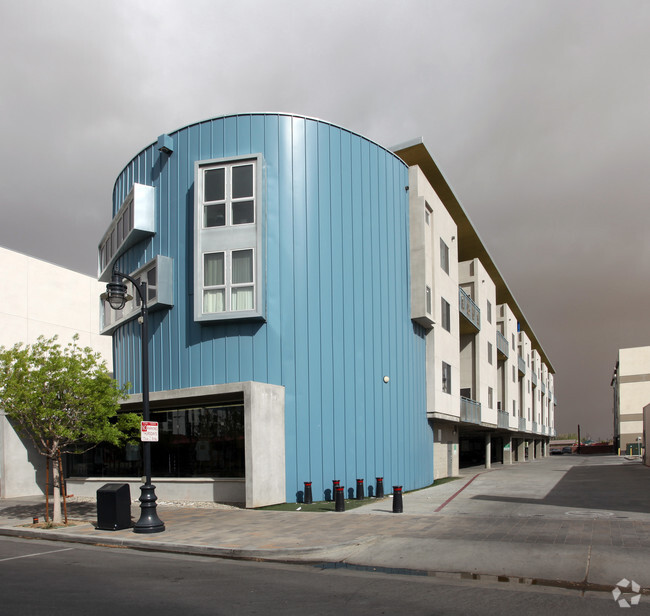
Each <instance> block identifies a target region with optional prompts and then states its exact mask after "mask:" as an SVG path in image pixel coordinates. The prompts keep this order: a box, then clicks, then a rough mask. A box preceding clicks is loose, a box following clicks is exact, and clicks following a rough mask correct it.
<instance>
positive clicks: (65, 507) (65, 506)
mask: <svg viewBox="0 0 650 616" xmlns="http://www.w3.org/2000/svg"><path fill="white" fill-rule="evenodd" d="M59 478H60V480H61V496H63V519H64V522H65V525H66V526H67V525H68V495H67V494H66V493H65V477H64V476H63V461H62V460H61V452H60V451H59Z"/></svg>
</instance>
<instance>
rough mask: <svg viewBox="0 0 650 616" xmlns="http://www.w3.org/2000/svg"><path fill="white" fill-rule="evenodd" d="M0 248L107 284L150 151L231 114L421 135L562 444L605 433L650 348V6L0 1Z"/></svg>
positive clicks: (594, 1)
mask: <svg viewBox="0 0 650 616" xmlns="http://www.w3.org/2000/svg"><path fill="white" fill-rule="evenodd" d="M1 17H2V19H0V52H1V53H2V57H3V61H2V64H1V65H0V79H1V83H2V94H1V98H0V100H1V102H2V114H0V128H1V133H0V134H2V147H1V148H0V177H1V178H2V189H3V191H2V201H1V202H0V206H1V207H2V225H0V245H3V246H5V247H8V248H12V249H15V250H19V251H22V252H25V253H27V254H30V255H33V256H36V257H39V258H43V259H46V260H49V261H52V262H55V263H59V264H61V265H64V266H67V267H70V268H73V269H76V270H79V271H83V272H86V273H91V274H92V273H94V269H95V263H96V256H95V252H96V246H97V243H98V241H99V239H100V237H101V235H102V233H103V231H104V230H105V228H106V226H107V224H108V222H109V220H110V199H111V191H112V185H113V181H114V179H115V177H116V175H117V173H118V172H119V171H120V169H121V168H122V167H123V166H124V165H125V164H126V163H127V162H128V161H129V159H130V158H131V157H132V156H133V155H134V154H135V153H137V152H138V151H139V150H140V149H142V148H143V147H145V146H146V145H148V144H149V143H151V142H152V141H153V140H155V139H156V137H157V136H158V135H159V134H161V133H163V132H169V131H172V130H174V129H176V128H178V127H180V126H182V125H185V124H187V123H189V122H193V121H197V120H201V119H205V118H208V117H212V116H215V115H220V114H223V113H228V112H234V111H290V112H296V113H302V114H306V115H312V116H316V117H322V118H324V119H327V120H330V121H332V122H335V123H338V124H341V125H343V126H346V127H348V128H350V129H352V130H355V131H357V132H360V133H362V134H364V135H366V136H367V137H370V138H371V139H374V140H376V141H378V142H379V143H382V144H384V145H387V146H390V145H393V144H395V143H399V142H403V141H405V140H408V139H410V138H412V137H417V136H422V137H424V140H425V143H426V145H427V147H428V148H429V150H430V152H431V153H432V155H433V157H434V158H435V159H436V161H437V162H438V164H439V166H440V167H441V169H442V171H443V173H444V174H445V176H446V177H447V179H448V180H449V182H450V183H451V185H452V186H453V187H454V189H455V191H456V194H457V196H458V198H459V199H460V201H461V202H462V203H463V205H464V207H465V209H466V210H467V212H468V214H469V216H470V218H471V219H472V220H473V222H474V224H475V226H476V227H477V229H478V231H479V234H480V235H481V237H482V238H483V240H484V242H485V243H486V245H487V246H488V249H489V251H490V253H491V254H492V255H493V257H494V258H495V260H496V262H497V264H498V266H499V268H500V269H501V271H502V273H503V275H504V277H505V278H506V280H507V281H508V284H509V286H510V288H511V289H512V291H513V292H514V294H515V296H516V297H517V299H518V302H519V304H520V306H521V307H522V309H523V310H524V312H525V314H526V315H527V317H528V320H529V321H530V322H531V324H532V326H533V327H534V329H535V332H536V334H537V336H538V338H539V339H540V340H541V341H542V344H543V345H544V348H545V350H546V352H547V353H548V355H549V356H550V358H551V361H552V362H553V365H554V367H555V368H556V370H557V372H558V378H557V394H558V398H559V403H560V406H559V407H558V419H557V428H558V431H566V430H569V429H571V430H572V431H574V430H575V428H574V426H575V424H577V423H578V422H580V423H581V424H582V425H583V431H587V432H591V433H592V435H593V436H607V435H609V434H610V433H611V411H610V407H611V395H610V391H609V386H608V385H609V377H610V375H611V370H612V367H613V364H614V362H615V359H616V351H617V349H618V348H619V347H625V346H637V345H645V344H650V335H649V334H648V327H647V324H646V323H647V319H646V317H645V314H644V308H645V305H647V304H648V291H647V283H646V281H647V280H648V277H649V274H650V271H649V266H648V263H649V262H650V254H649V253H650V248H649V247H648V242H646V241H645V237H644V235H645V231H646V228H647V217H648V216H647V213H646V202H647V199H648V195H649V194H650V180H648V176H649V175H650V174H648V173H647V169H648V167H649V165H648V163H649V162H650V161H649V160H648V159H649V155H648V146H647V144H648V143H650V119H649V117H648V109H649V108H650V106H649V103H650V80H649V79H648V77H647V68H646V63H647V57H648V56H649V53H650V39H649V38H648V36H647V32H648V29H649V26H650V4H648V3H647V2H646V1H645V0H639V1H631V0H619V1H617V2H611V1H609V0H602V1H600V0H583V1H580V0H574V1H573V2H566V1H565V0H550V1H549V0H539V1H521V0H513V1H510V2H499V1H482V0H481V1H479V0H476V1H473V2H469V1H466V2H455V1H454V2H452V1H449V2H440V1H431V0H421V1H405V2H400V3H395V2H388V1H386V2H376V1H375V2H370V1H359V2H342V1H341V2H328V3H322V2H318V3H317V2H299V1H294V2H271V1H269V2H253V1H244V2H235V3H233V2H223V1H219V2H214V1H210V2H207V1H193V2H180V1H178V2H170V1H156V2H154V1H153V0H152V1H148V2H142V1H140V2H112V3H94V2H92V3H91V2H86V1H81V0H79V1H75V2H70V1H57V2H55V3H53V2H49V1H45V0H42V1H32V0H24V1H22V2H20V3H10V2H8V1H7V0H4V1H3V2H2V8H1Z"/></svg>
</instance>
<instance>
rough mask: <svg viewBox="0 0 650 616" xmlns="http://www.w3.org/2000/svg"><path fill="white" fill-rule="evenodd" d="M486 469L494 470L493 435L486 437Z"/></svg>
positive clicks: (488, 434)
mask: <svg viewBox="0 0 650 616" xmlns="http://www.w3.org/2000/svg"><path fill="white" fill-rule="evenodd" d="M485 468H492V435H491V434H490V433H489V432H488V433H487V434H486V435H485Z"/></svg>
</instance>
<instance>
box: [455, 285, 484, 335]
mask: <svg viewBox="0 0 650 616" xmlns="http://www.w3.org/2000/svg"><path fill="white" fill-rule="evenodd" d="M458 310H459V311H460V313H461V314H462V315H463V316H464V317H465V318H466V319H467V320H468V321H469V322H470V323H471V324H472V325H473V326H474V327H476V329H477V330H480V329H481V310H480V309H479V307H478V306H477V305H476V304H475V303H474V300H473V299H472V298H471V297H470V296H469V295H468V294H467V293H465V291H463V289H462V287H458Z"/></svg>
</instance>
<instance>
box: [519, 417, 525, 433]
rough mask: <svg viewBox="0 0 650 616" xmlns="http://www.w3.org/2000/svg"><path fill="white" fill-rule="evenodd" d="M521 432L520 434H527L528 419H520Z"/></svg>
mask: <svg viewBox="0 0 650 616" xmlns="http://www.w3.org/2000/svg"><path fill="white" fill-rule="evenodd" d="M519 431H520V432H526V418H525V417H520V418H519Z"/></svg>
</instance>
